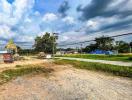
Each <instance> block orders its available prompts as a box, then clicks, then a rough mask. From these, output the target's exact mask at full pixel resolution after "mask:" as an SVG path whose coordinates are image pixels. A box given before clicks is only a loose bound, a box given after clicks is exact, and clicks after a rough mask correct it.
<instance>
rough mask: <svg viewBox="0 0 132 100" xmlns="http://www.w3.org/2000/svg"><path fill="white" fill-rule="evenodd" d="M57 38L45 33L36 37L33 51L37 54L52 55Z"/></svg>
mask: <svg viewBox="0 0 132 100" xmlns="http://www.w3.org/2000/svg"><path fill="white" fill-rule="evenodd" d="M56 40H57V37H55V36H53V35H51V34H50V33H48V32H46V33H45V35H43V36H42V37H40V36H39V37H36V39H35V45H34V46H35V50H36V51H38V52H45V53H52V50H53V47H54V49H55V50H56Z"/></svg>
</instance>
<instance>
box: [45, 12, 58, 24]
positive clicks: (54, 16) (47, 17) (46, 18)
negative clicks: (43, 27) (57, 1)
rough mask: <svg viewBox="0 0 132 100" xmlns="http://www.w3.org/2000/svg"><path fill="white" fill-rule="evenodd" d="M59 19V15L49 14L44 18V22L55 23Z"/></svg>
mask: <svg viewBox="0 0 132 100" xmlns="http://www.w3.org/2000/svg"><path fill="white" fill-rule="evenodd" d="M57 19H58V17H57V15H55V14H53V13H47V14H45V15H44V17H43V21H46V22H51V21H55V20H57Z"/></svg>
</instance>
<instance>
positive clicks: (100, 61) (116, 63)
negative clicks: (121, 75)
mask: <svg viewBox="0 0 132 100" xmlns="http://www.w3.org/2000/svg"><path fill="white" fill-rule="evenodd" d="M55 58H60V59H68V60H78V61H85V62H99V63H104V64H112V65H119V66H129V67H132V62H122V61H107V60H94V59H84V58H71V57H55Z"/></svg>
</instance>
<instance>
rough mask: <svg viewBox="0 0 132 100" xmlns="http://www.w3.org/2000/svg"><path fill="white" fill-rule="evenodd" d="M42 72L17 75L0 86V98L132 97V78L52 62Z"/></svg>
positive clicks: (77, 99) (126, 99) (124, 99)
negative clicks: (47, 70)
mask: <svg viewBox="0 0 132 100" xmlns="http://www.w3.org/2000/svg"><path fill="white" fill-rule="evenodd" d="M51 67H52V68H54V69H55V71H54V72H53V73H52V74H51V75H50V76H48V77H45V76H43V75H37V76H24V77H18V78H17V79H15V80H12V81H11V82H9V83H7V84H4V85H2V86H1V87H0V100H132V80H131V79H127V78H124V77H116V76H111V75H106V74H103V73H100V72H93V71H87V70H80V69H75V68H73V67H71V66H70V65H68V66H60V65H59V66H51Z"/></svg>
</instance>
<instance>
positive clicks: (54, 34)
mask: <svg viewBox="0 0 132 100" xmlns="http://www.w3.org/2000/svg"><path fill="white" fill-rule="evenodd" d="M57 38H58V33H53V47H52V56H53V58H54V54H55V41H56V39H57Z"/></svg>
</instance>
